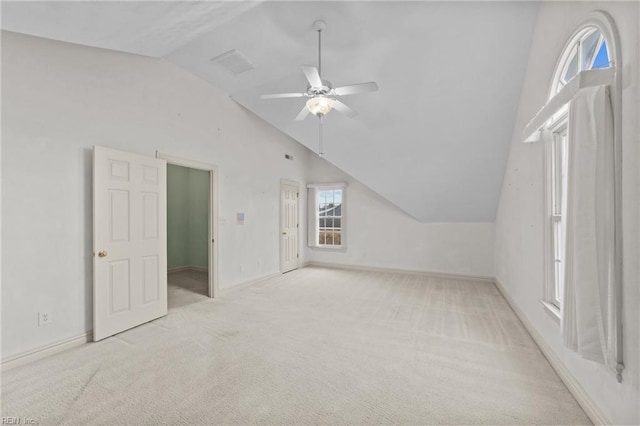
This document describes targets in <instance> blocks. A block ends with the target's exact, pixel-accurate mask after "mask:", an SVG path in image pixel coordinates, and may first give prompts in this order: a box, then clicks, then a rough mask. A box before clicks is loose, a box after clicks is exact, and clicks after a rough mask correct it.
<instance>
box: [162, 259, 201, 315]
mask: <svg viewBox="0 0 640 426" xmlns="http://www.w3.org/2000/svg"><path fill="white" fill-rule="evenodd" d="M208 299H209V273H208V272H207V271H197V270H193V269H187V270H184V271H176V272H169V276H168V279H167V304H168V305H169V309H170V310H172V309H176V308H181V307H183V306H187V305H191V304H192V303H198V302H202V301H204V300H208Z"/></svg>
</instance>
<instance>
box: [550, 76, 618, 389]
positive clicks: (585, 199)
mask: <svg viewBox="0 0 640 426" xmlns="http://www.w3.org/2000/svg"><path fill="white" fill-rule="evenodd" d="M613 137H614V135H613V118H612V111H611V101H610V97H609V88H608V86H597V87H589V88H585V89H583V90H580V91H579V92H578V93H577V94H576V96H575V97H574V98H573V100H571V102H570V104H569V131H568V138H569V141H568V142H569V143H568V147H569V155H568V158H569V164H568V176H567V205H566V220H567V223H566V224H567V228H566V233H567V234H566V246H565V247H566V268H565V288H564V297H563V306H562V336H563V339H564V342H565V344H566V346H567V347H568V348H570V349H571V350H573V351H575V352H577V353H578V354H580V355H581V356H582V357H584V358H587V359H590V360H593V361H596V362H599V363H602V364H605V365H607V366H608V367H609V368H610V369H611V370H612V371H614V372H615V373H616V374H617V376H618V380H621V375H620V373H621V371H622V368H623V365H622V352H621V351H622V347H621V342H620V333H619V330H620V325H621V324H620V315H619V314H620V311H619V310H620V306H619V303H620V299H619V293H618V291H619V290H618V289H619V286H618V284H617V281H618V279H620V277H617V276H616V265H615V247H616V246H615V213H616V212H615V192H614V190H615V186H614V176H615V174H614V139H613Z"/></svg>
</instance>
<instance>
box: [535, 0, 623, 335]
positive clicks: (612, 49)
mask: <svg viewBox="0 0 640 426" xmlns="http://www.w3.org/2000/svg"><path fill="white" fill-rule="evenodd" d="M592 28H595V29H596V30H597V31H599V32H600V34H601V35H602V38H603V39H604V41H605V42H606V43H607V56H608V58H609V67H610V68H615V69H616V71H615V74H614V81H613V83H612V84H611V92H610V96H611V106H612V113H613V128H614V170H615V172H614V173H615V176H614V179H615V194H614V197H615V204H616V206H620V205H621V200H622V192H621V183H622V175H621V170H622V150H621V147H622V139H621V135H622V114H621V111H622V78H621V71H622V70H621V69H620V67H619V66H620V63H621V51H620V38H619V36H618V30H617V28H616V25H615V23H614V21H613V19H612V18H611V16H610V15H609V14H608V13H606V12H604V11H601V10H594V11H592V12H590V13H589V14H588V15H587V16H586V18H585V19H584V20H583V21H582V22H581V24H580V25H579V26H578V27H577V28H576V29H575V30H574V31H573V32H572V33H571V36H570V37H569V38H568V39H567V42H566V43H565V44H564V46H563V48H562V50H561V53H560V54H559V55H558V60H557V61H556V65H555V69H554V72H553V75H552V77H553V79H552V80H551V84H550V87H549V96H548V99H552V98H553V97H554V96H555V95H556V94H557V93H558V84H559V81H560V78H561V77H562V76H563V73H564V71H565V69H566V66H567V62H568V60H569V59H571V54H572V51H573V49H574V48H576V44H577V42H578V40H583V39H584V38H586V37H588V33H589V32H590V30H591V29H592ZM599 43H601V42H600V41H599ZM596 55H597V49H596ZM578 59H580V58H578ZM578 65H579V67H580V66H581V64H580V63H579V64H578ZM591 65H592V64H591ZM580 71H581V70H580V69H579V70H578V72H577V73H576V75H578V74H579V73H580ZM565 110H566V111H565ZM564 114H567V115H568V106H565V107H563V108H561V109H560V110H559V111H558V112H557V113H556V114H554V115H553V116H552V118H551V119H550V122H548V123H547V124H546V125H545V128H546V129H548V130H552V129H555V127H554V125H556V124H560V122H561V119H562V117H563V115H564ZM567 124H568V125H569V128H570V123H569V122H568V118H567ZM545 134H546V136H544V135H545ZM541 135H543V137H544V139H545V149H544V151H545V164H544V168H545V171H544V175H545V180H546V182H545V193H544V205H545V207H544V208H545V211H544V253H543V256H544V265H545V267H544V274H545V276H544V286H543V299H542V300H540V301H541V303H542V305H543V307H544V309H545V310H546V311H547V312H548V313H549V314H550V316H551V318H552V319H553V320H555V321H556V322H557V323H558V324H560V322H561V317H562V312H561V311H560V309H559V308H558V307H557V306H555V305H554V304H553V303H552V302H550V301H551V300H552V296H553V293H551V291H550V286H549V273H550V267H549V261H548V259H549V258H550V257H549V256H550V253H549V251H550V247H552V246H551V242H550V235H551V233H550V232H551V230H550V225H549V224H550V220H548V217H549V216H548V209H549V207H550V206H549V194H550V188H549V187H548V185H549V184H550V183H551V179H550V177H549V172H550V171H549V164H550V158H549V156H550V148H549V147H548V141H549V132H547V131H545V132H542V133H541ZM621 211H622V209H620V208H619V207H617V208H616V213H615V219H614V222H615V223H616V225H615V235H616V237H615V240H616V241H615V245H616V248H615V252H616V253H617V254H616V256H615V268H616V270H617V275H618V276H622V256H621V255H620V253H622V230H621V228H620V226H619V225H617V224H621V223H622V215H621Z"/></svg>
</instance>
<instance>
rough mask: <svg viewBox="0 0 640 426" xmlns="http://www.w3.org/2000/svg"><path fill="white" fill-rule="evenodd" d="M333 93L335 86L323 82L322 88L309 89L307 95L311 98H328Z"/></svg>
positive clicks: (325, 81)
mask: <svg viewBox="0 0 640 426" xmlns="http://www.w3.org/2000/svg"><path fill="white" fill-rule="evenodd" d="M332 91H333V85H332V84H331V82H330V81H328V80H322V86H320V87H311V86H308V87H307V95H309V96H328V95H330V94H331V92H332Z"/></svg>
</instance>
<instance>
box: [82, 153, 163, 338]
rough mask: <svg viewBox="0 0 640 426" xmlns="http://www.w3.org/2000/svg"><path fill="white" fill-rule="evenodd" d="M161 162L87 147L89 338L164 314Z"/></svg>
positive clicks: (108, 333)
mask: <svg viewBox="0 0 640 426" xmlns="http://www.w3.org/2000/svg"><path fill="white" fill-rule="evenodd" d="M166 173H167V163H166V162H165V161H164V160H159V159H156V158H151V157H145V156H142V155H137V154H131V153H128V152H123V151H116V150H114V149H109V148H105V147H102V146H95V147H94V150H93V250H94V258H93V340H96V341H97V340H101V339H104V338H105V337H109V336H111V335H114V334H116V333H119V332H121V331H124V330H127V329H129V328H132V327H135V326H137V325H140V324H142V323H145V322H148V321H151V320H153V319H156V318H158V317H161V316H163V315H166V314H167V192H166V191H167V186H166Z"/></svg>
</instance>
